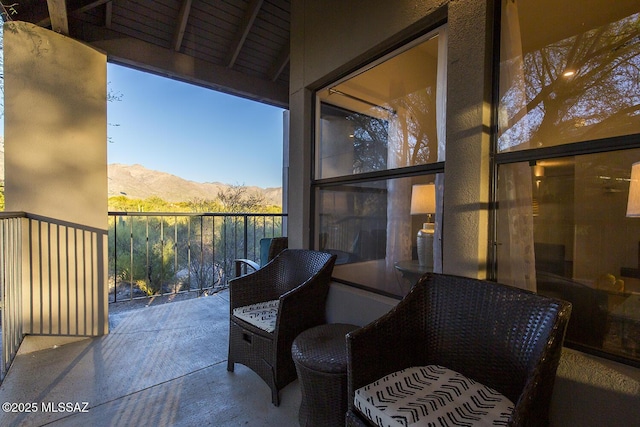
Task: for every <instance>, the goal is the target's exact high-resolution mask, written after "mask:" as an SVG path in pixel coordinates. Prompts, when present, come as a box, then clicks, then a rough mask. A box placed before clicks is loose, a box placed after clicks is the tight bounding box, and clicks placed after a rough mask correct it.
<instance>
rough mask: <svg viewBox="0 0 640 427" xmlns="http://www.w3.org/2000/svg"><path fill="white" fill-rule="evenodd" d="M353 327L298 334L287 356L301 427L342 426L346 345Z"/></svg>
mask: <svg viewBox="0 0 640 427" xmlns="http://www.w3.org/2000/svg"><path fill="white" fill-rule="evenodd" d="M357 328H358V327H357V326H355V325H347V324H343V323H330V324H326V325H320V326H316V327H314V328H311V329H308V330H306V331H304V332H302V333H301V334H300V335H298V336H297V337H296V339H295V340H294V341H293V345H292V347H291V354H292V356H293V362H294V363H295V365H296V371H297V372H298V380H299V383H300V391H301V392H302V402H301V404H300V412H299V415H298V420H299V421H300V425H301V426H303V427H311V426H342V425H344V422H345V421H344V420H345V413H346V412H347V345H346V339H345V335H347V334H348V333H349V332H351V331H353V330H355V329H357Z"/></svg>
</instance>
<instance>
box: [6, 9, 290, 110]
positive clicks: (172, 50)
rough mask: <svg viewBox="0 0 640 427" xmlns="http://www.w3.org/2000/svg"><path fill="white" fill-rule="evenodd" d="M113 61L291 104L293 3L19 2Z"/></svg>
mask: <svg viewBox="0 0 640 427" xmlns="http://www.w3.org/2000/svg"><path fill="white" fill-rule="evenodd" d="M15 10H16V11H17V14H15V15H12V16H11V18H12V19H14V20H19V21H26V22H31V23H33V24H36V25H39V26H42V27H47V28H51V29H53V30H54V31H57V32H59V33H62V34H65V35H68V36H69V37H72V38H74V39H77V40H79V41H82V42H84V43H87V44H89V45H91V46H94V47H96V48H97V49H100V50H102V51H104V52H105V53H106V54H107V57H108V59H109V61H111V62H114V63H120V64H123V65H128V66H132V67H135V68H138V69H141V70H144V71H149V72H153V73H156V74H160V75H163V76H167V77H171V78H175V79H178V80H183V81H186V82H190V83H194V84H197V85H201V86H204V87H209V88H212V89H214V90H218V91H221V92H226V93H230V94H233V95H237V96H242V97H245V98H249V99H253V100H256V101H260V102H264V103H267V104H271V105H276V106H280V107H284V108H288V103H289V29H290V18H289V14H290V0H155V1H147V0H66V1H65V0H47V1H46V2H45V1H43V0H21V1H20V2H17V3H16V5H15Z"/></svg>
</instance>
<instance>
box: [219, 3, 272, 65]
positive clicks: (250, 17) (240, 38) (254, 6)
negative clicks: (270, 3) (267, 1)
mask: <svg viewBox="0 0 640 427" xmlns="http://www.w3.org/2000/svg"><path fill="white" fill-rule="evenodd" d="M262 3H263V0H251V2H250V3H249V6H248V7H247V10H246V11H245V14H244V17H243V18H242V21H241V22H240V28H239V29H238V32H237V33H236V35H235V38H234V39H233V42H232V43H231V48H230V49H229V54H228V56H227V67H229V68H232V67H233V65H234V64H235V63H236V59H238V55H239V54H240V51H241V50H242V46H243V45H244V42H245V40H246V39H247V35H248V34H249V31H251V27H252V26H253V23H254V22H255V20H256V17H257V16H258V12H260V8H261V7H262Z"/></svg>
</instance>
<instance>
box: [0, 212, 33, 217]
mask: <svg viewBox="0 0 640 427" xmlns="http://www.w3.org/2000/svg"><path fill="white" fill-rule="evenodd" d="M26 217H27V213H26V212H0V219H9V218H26Z"/></svg>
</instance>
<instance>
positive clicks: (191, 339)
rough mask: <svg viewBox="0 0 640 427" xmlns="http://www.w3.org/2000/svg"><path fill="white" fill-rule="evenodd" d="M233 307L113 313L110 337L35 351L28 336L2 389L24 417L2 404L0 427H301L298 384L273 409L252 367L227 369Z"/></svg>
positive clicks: (221, 297) (189, 303)
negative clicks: (31, 348)
mask: <svg viewBox="0 0 640 427" xmlns="http://www.w3.org/2000/svg"><path fill="white" fill-rule="evenodd" d="M228 304H229V301H228V293H227V292H221V293H218V294H215V295H212V296H207V297H201V298H196V299H189V300H185V301H178V302H172V303H168V304H162V305H157V306H154V305H151V306H148V307H143V308H141V309H138V310H131V311H125V312H121V313H113V314H111V316H110V324H111V330H110V333H109V335H107V336H104V337H100V338H92V339H85V340H82V341H77V342H73V343H69V344H65V345H61V346H57V347H55V348H53V347H51V346H50V348H46V349H42V350H37V351H32V352H28V351H29V350H28V349H29V347H32V345H33V343H32V342H31V341H34V340H37V339H38V338H37V337H29V336H28V337H26V338H25V341H24V343H23V346H22V347H21V351H20V352H19V354H18V355H17V356H16V358H15V360H14V362H13V364H12V366H11V368H10V370H9V372H8V374H7V376H6V377H5V380H4V382H3V383H2V385H1V386H0V403H3V404H4V403H5V402H8V403H13V404H15V405H14V408H10V409H16V410H17V412H5V409H6V407H5V406H6V404H5V406H3V411H2V412H1V413H0V426H43V425H47V426H83V427H87V426H92V427H94V426H151V425H152V426H278V427H282V426H291V425H298V407H299V405H300V389H299V386H298V382H297V381H294V382H293V383H291V384H290V385H288V386H287V387H286V388H285V389H284V390H282V391H281V403H280V406H279V407H275V406H273V405H272V404H271V394H270V390H269V387H268V386H267V385H266V384H265V383H264V382H263V381H262V380H261V379H260V377H258V375H257V374H255V373H254V372H253V371H251V370H249V369H248V368H246V367H244V366H242V365H238V364H236V368H235V372H234V373H230V372H227V369H226V368H227V366H226V365H227V362H226V359H227V342H228V341H227V336H228V328H229V320H228V317H229V314H228V313H229V308H228V307H229V305H228ZM114 311H115V310H114ZM25 349H26V350H25ZM85 402H86V404H85ZM60 403H62V404H63V408H62V409H63V410H60V407H59V406H58V405H59V404H60ZM20 404H22V405H20ZM85 406H86V407H85ZM67 409H71V410H72V412H67ZM26 410H31V411H35V410H37V412H25V411H26ZM83 410H84V411H83ZM73 411H76V412H73Z"/></svg>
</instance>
